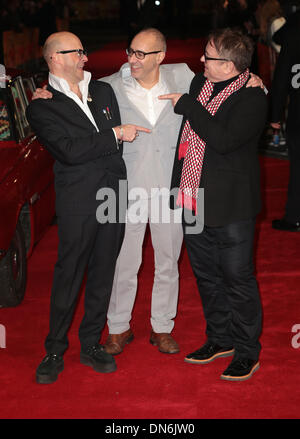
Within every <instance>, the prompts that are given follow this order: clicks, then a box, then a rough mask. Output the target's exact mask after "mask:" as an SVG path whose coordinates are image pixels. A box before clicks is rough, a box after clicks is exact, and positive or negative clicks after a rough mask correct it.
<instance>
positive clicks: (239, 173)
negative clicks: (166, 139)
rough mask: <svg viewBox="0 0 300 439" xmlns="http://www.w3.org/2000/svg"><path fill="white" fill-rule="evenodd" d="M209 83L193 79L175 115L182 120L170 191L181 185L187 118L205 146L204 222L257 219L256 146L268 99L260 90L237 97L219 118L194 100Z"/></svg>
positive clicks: (245, 91)
mask: <svg viewBox="0 0 300 439" xmlns="http://www.w3.org/2000/svg"><path fill="white" fill-rule="evenodd" d="M204 82H205V78H204V76H203V74H202V73H200V74H198V75H196V76H195V78H194V79H193V81H192V83H191V87H190V93H189V94H185V95H183V96H182V97H181V98H180V99H179V100H178V102H177V105H176V106H175V112H176V113H178V114H182V115H184V119H183V122H182V127H181V130H180V133H179V139H178V144H177V150H176V154H175V161H174V167H173V175H172V182H171V187H172V188H177V187H179V184H180V178H181V172H182V165H183V159H181V160H178V149H179V140H180V137H181V132H182V128H183V126H184V123H185V121H186V119H188V120H189V122H190V124H191V127H192V128H193V130H194V131H195V132H196V133H197V134H198V135H199V136H200V137H201V138H202V139H203V140H204V141H205V142H206V149H205V155H204V161H203V168H202V176H201V180H200V187H201V188H204V223H205V224H206V225H208V226H223V225H226V224H230V223H232V222H236V221H239V220H243V219H249V218H251V217H254V216H255V215H256V214H257V213H258V212H259V210H260V208H261V199H260V177H259V175H260V172H259V159H258V151H257V150H258V142H259V138H260V136H261V133H262V131H263V128H264V126H265V122H266V115H267V99H266V96H265V94H264V92H263V91H262V90H261V89H260V88H258V87H256V88H246V87H243V88H241V89H240V90H239V91H237V92H235V93H233V94H232V95H231V96H230V97H229V98H228V99H227V100H226V101H225V102H224V103H223V104H222V105H221V106H220V108H219V109H218V111H217V113H216V114H215V116H211V115H210V113H209V112H208V111H207V110H206V109H205V108H204V107H203V106H202V105H201V104H200V103H199V102H197V101H196V98H197V96H198V95H199V92H200V90H201V88H202V86H203V84H204Z"/></svg>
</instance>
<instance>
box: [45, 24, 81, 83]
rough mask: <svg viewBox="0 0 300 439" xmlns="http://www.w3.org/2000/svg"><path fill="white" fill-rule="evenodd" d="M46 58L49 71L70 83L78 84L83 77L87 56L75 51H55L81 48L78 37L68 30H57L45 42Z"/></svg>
mask: <svg viewBox="0 0 300 439" xmlns="http://www.w3.org/2000/svg"><path fill="white" fill-rule="evenodd" d="M46 44H47V49H46V59H47V56H48V60H47V61H48V64H49V68H50V71H51V73H53V74H54V75H56V76H58V77H60V78H63V79H65V80H66V81H67V82H68V83H69V84H70V85H75V84H78V83H79V82H80V81H82V79H83V77H84V72H83V69H84V65H85V63H86V62H87V60H88V58H87V56H86V55H82V56H80V55H79V54H78V53H77V52H71V53H57V52H59V51H61V50H64V51H65V50H74V49H83V47H82V44H81V41H80V40H79V38H78V37H77V36H76V35H74V34H72V33H70V32H58V33H56V34H53V35H52V36H50V37H49V38H48V40H47V42H46Z"/></svg>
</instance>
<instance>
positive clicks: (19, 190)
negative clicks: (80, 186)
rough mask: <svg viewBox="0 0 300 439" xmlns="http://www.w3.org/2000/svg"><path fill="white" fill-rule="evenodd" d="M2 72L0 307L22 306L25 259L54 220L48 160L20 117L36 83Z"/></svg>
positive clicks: (45, 152)
mask: <svg viewBox="0 0 300 439" xmlns="http://www.w3.org/2000/svg"><path fill="white" fill-rule="evenodd" d="M4 72H5V70H4V67H3V66H0V307H3V306H16V305H18V304H19V303H20V302H21V301H22V299H23V297H24V294H25V290H26V272H27V258H28V257H29V256H30V254H31V252H32V250H33V247H34V245H35V244H36V243H37V241H38V240H39V239H40V238H41V237H42V235H43V233H44V232H45V230H46V229H47V227H48V226H49V225H50V224H51V222H52V220H53V218H54V216H55V193H54V175H53V170H52V167H53V159H52V158H51V156H50V155H49V153H48V152H47V151H46V150H45V149H44V148H42V146H41V145H40V143H39V142H38V140H37V138H36V136H35V135H34V134H33V132H32V130H31V128H30V126H29V124H28V122H27V119H26V116H25V109H26V107H27V105H28V102H30V100H31V96H32V93H33V92H34V90H35V88H36V85H35V80H34V78H33V77H31V76H29V75H27V74H23V73H22V74H20V73H19V72H12V71H9V72H8V73H9V74H10V75H11V76H10V78H9V77H7V76H6V75H5V74H4ZM1 73H2V75H1Z"/></svg>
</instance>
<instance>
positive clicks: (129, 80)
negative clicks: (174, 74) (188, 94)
mask: <svg viewBox="0 0 300 439" xmlns="http://www.w3.org/2000/svg"><path fill="white" fill-rule="evenodd" d="M121 75H122V79H123V82H124V84H125V85H128V86H129V87H131V88H132V89H135V90H138V91H140V92H141V91H144V92H149V91H154V90H155V89H156V88H159V87H164V86H165V80H164V79H163V78H162V74H161V70H160V71H159V80H158V82H157V83H156V84H155V85H154V86H153V87H152V88H150V89H147V88H144V87H142V86H141V85H140V84H139V82H138V81H137V80H136V79H135V78H133V77H132V76H131V74H130V67H129V64H128V63H126V64H124V66H122V68H121Z"/></svg>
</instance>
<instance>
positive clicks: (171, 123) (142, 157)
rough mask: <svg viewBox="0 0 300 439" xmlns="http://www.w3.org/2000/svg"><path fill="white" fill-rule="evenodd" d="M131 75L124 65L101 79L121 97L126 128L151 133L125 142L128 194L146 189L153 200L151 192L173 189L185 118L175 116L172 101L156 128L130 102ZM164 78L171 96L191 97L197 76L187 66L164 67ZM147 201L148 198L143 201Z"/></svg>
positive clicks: (165, 65) (162, 76)
mask: <svg viewBox="0 0 300 439" xmlns="http://www.w3.org/2000/svg"><path fill="white" fill-rule="evenodd" d="M129 75H130V67H129V64H128V63H126V64H124V65H123V66H122V67H121V69H120V70H119V72H117V73H114V74H113V75H111V76H106V77H105V78H101V81H105V82H108V83H109V84H110V85H111V86H112V88H113V90H114V92H115V94H116V97H117V101H118V104H119V108H120V113H121V121H122V124H128V123H131V124H135V125H140V126H143V127H145V128H149V129H151V133H150V134H148V133H143V132H140V133H139V136H138V137H137V138H136V140H135V141H134V142H132V143H128V142H124V144H123V147H124V153H123V158H124V161H125V164H126V168H127V178H128V190H129V191H130V190H131V189H132V188H136V187H138V188H143V189H145V190H146V191H147V197H146V198H150V197H151V188H167V189H169V188H170V183H171V174H172V168H173V162H174V154H175V150H176V144H177V138H178V133H179V129H180V125H181V122H182V116H179V115H177V114H175V113H174V110H173V107H172V104H171V101H168V102H167V104H166V106H165V107H164V109H163V110H162V112H161V113H160V115H159V117H158V120H157V122H156V124H155V125H154V126H151V124H150V122H149V121H148V120H147V119H146V118H145V116H144V115H143V113H142V112H141V111H140V110H139V109H138V108H137V107H136V106H135V105H134V104H133V103H132V102H131V101H130V100H129V99H128V97H127V94H126V91H125V88H124V83H123V78H126V76H129ZM160 75H161V78H162V79H163V81H164V82H165V84H167V87H168V89H169V93H187V92H188V91H189V86H190V83H191V80H192V79H193V77H194V73H193V72H192V71H191V70H190V69H189V67H188V66H187V65H186V64H163V65H161V66H160ZM143 198H144V197H143Z"/></svg>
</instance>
